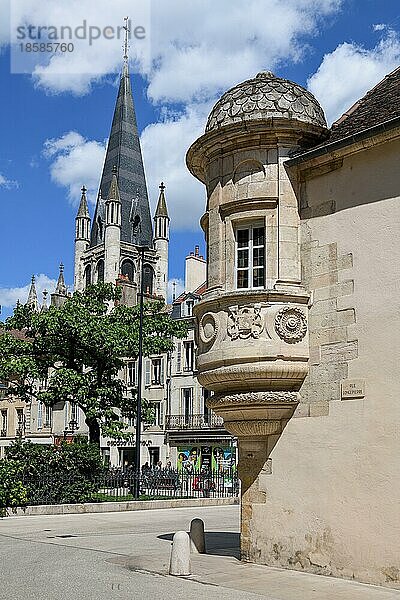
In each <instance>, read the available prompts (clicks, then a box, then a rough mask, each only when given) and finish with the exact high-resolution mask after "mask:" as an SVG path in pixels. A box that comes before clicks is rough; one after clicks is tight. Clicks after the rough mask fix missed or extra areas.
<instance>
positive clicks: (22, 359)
mask: <svg viewBox="0 0 400 600" xmlns="http://www.w3.org/2000/svg"><path fill="white" fill-rule="evenodd" d="M120 296H121V291H120V289H119V288H118V287H116V286H114V285H112V284H104V283H100V284H97V285H93V286H89V287H88V288H87V289H86V290H85V291H84V292H75V293H74V294H73V295H72V296H71V297H69V298H68V299H67V300H66V301H65V303H64V304H63V305H62V306H61V307H59V308H56V307H53V306H51V307H50V308H49V309H48V310H47V311H41V312H35V311H33V310H32V309H31V308H30V307H29V306H26V305H21V304H19V305H18V306H17V307H16V308H15V310H14V314H13V316H12V317H9V318H8V319H7V320H6V322H5V323H3V324H1V326H0V381H3V382H4V383H6V384H7V385H8V392H9V393H10V394H13V395H15V396H17V397H19V398H21V399H23V400H25V401H27V402H30V401H31V400H32V398H36V399H37V400H39V401H42V402H43V403H44V404H46V405H47V406H54V405H55V404H57V403H59V402H65V401H67V400H68V401H71V402H75V403H76V404H77V406H79V407H80V408H81V409H82V410H83V412H84V413H85V417H86V423H87V425H88V427H89V437H90V440H91V441H93V442H96V443H98V442H99V439H100V429H101V431H102V433H103V435H106V436H110V437H113V438H118V437H124V435H126V425H125V424H124V423H123V422H122V421H121V420H120V418H119V417H120V416H126V417H133V416H134V415H135V408H136V399H135V398H134V397H133V398H132V397H128V394H127V393H126V387H125V384H124V382H123V381H122V380H121V378H119V377H118V373H119V372H120V370H121V369H122V368H123V366H124V360H127V359H130V360H135V359H137V357H138V353H139V306H135V307H127V306H124V305H122V304H120V303H119V300H120ZM186 332H187V327H186V325H185V324H184V323H182V322H179V321H177V320H174V319H172V318H171V317H170V315H169V314H168V313H167V312H166V311H165V305H164V303H163V302H162V301H152V302H148V303H145V305H144V321H143V354H144V356H149V355H152V354H159V353H164V352H168V351H171V350H172V349H173V337H177V338H181V337H184V336H185V334H186ZM143 407H144V410H146V409H147V410H148V409H149V405H148V404H147V403H146V402H144V401H143Z"/></svg>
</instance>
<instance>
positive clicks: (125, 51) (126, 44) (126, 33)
mask: <svg viewBox="0 0 400 600" xmlns="http://www.w3.org/2000/svg"><path fill="white" fill-rule="evenodd" d="M124 21H125V25H124V27H123V28H124V29H125V40H124V62H125V64H127V63H128V58H129V56H128V52H129V44H128V39H129V33H130V31H131V30H130V29H129V17H124Z"/></svg>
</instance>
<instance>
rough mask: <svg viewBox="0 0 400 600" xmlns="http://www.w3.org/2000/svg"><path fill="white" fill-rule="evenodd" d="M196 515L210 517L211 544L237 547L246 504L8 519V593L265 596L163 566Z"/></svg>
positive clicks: (15, 599)
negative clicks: (177, 537)
mask: <svg viewBox="0 0 400 600" xmlns="http://www.w3.org/2000/svg"><path fill="white" fill-rule="evenodd" d="M195 517H200V518H202V519H204V521H205V523H206V528H207V530H208V531H210V532H212V533H211V537H210V536H209V540H208V541H209V546H210V549H211V552H213V553H215V554H219V553H220V554H221V555H224V554H225V555H226V554H228V555H229V554H230V555H234V554H235V552H237V543H238V531H239V510H238V507H234V506H228V507H209V508H200V509H197V508H186V509H169V510H156V511H141V512H130V513H127V512H125V513H106V514H88V515H60V516H41V517H8V518H5V519H2V520H1V522H0V551H1V565H0V576H1V580H0V598H1V600H64V599H65V600H75V599H76V600H78V599H79V600H92V599H93V600H103V599H104V600H106V599H107V600H110V599H111V600H114V599H115V600H125V599H128V598H129V600H132V599H141V600H147V599H149V600H150V599H151V600H153V599H157V600H158V599H160V600H161V599H162V600H164V599H166V600H169V599H170V598H171V599H174V600H181V599H182V600H191V599H193V600H194V599H196V600H199V599H202V598H210V600H212V599H214V598H215V599H218V600H225V599H227V600H228V599H229V600H236V599H238V600H239V599H245V598H248V599H249V600H250V599H253V598H254V599H256V598H260V596H259V595H254V594H252V593H249V592H247V591H244V592H242V591H236V590H232V589H227V588H225V587H217V586H215V585H207V584H202V583H197V582H195V581H190V580H185V579H181V578H175V577H170V576H167V575H165V574H162V573H166V572H167V569H168V557H169V551H170V545H171V537H172V534H173V533H174V532H175V531H177V530H180V529H184V530H185V529H186V530H188V528H189V524H190V521H191V519H192V518H195ZM211 546H212V548H211ZM219 546H220V548H219ZM229 546H232V547H231V548H230V547H229ZM235 546H236V548H235ZM143 565H144V566H143ZM149 565H150V566H151V568H148V567H149ZM146 567H147V569H148V570H147V571H146V570H144V569H145V568H146ZM149 571H159V573H150V572H149Z"/></svg>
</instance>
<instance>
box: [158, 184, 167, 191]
mask: <svg viewBox="0 0 400 600" xmlns="http://www.w3.org/2000/svg"><path fill="white" fill-rule="evenodd" d="M158 187H159V188H160V190H161V191H162V192H163V191H164V190H165V185H164V182H163V181H162V182H161V183H160V185H159V186H158Z"/></svg>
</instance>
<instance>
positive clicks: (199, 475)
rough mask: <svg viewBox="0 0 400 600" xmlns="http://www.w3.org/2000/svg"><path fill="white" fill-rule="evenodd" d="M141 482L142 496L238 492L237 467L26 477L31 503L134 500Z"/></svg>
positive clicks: (221, 495)
mask: <svg viewBox="0 0 400 600" xmlns="http://www.w3.org/2000/svg"><path fill="white" fill-rule="evenodd" d="M138 482H139V491H140V499H143V500H151V499H163V498H213V497H214V498H227V497H235V496H237V495H238V493H239V483H238V477H237V473H236V469H235V468H229V469H224V470H218V471H204V470H203V471H199V472H196V471H192V472H188V471H185V470H181V471H178V470H174V469H149V470H143V471H142V472H141V473H137V472H135V471H134V470H131V469H127V470H119V469H111V470H110V471H107V472H105V473H103V474H102V475H97V476H94V477H88V476H85V477H82V475H81V474H79V473H77V474H75V473H72V472H68V473H65V474H62V475H59V474H58V475H57V476H54V475H52V474H46V473H40V474H36V475H34V476H33V475H29V476H25V477H24V478H23V480H22V483H23V485H24V486H25V488H26V490H27V496H28V504H29V505H38V504H68V503H81V502H107V501H108V502H112V501H124V500H125V501H127V500H133V499H134V493H135V490H136V486H137V485H138Z"/></svg>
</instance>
